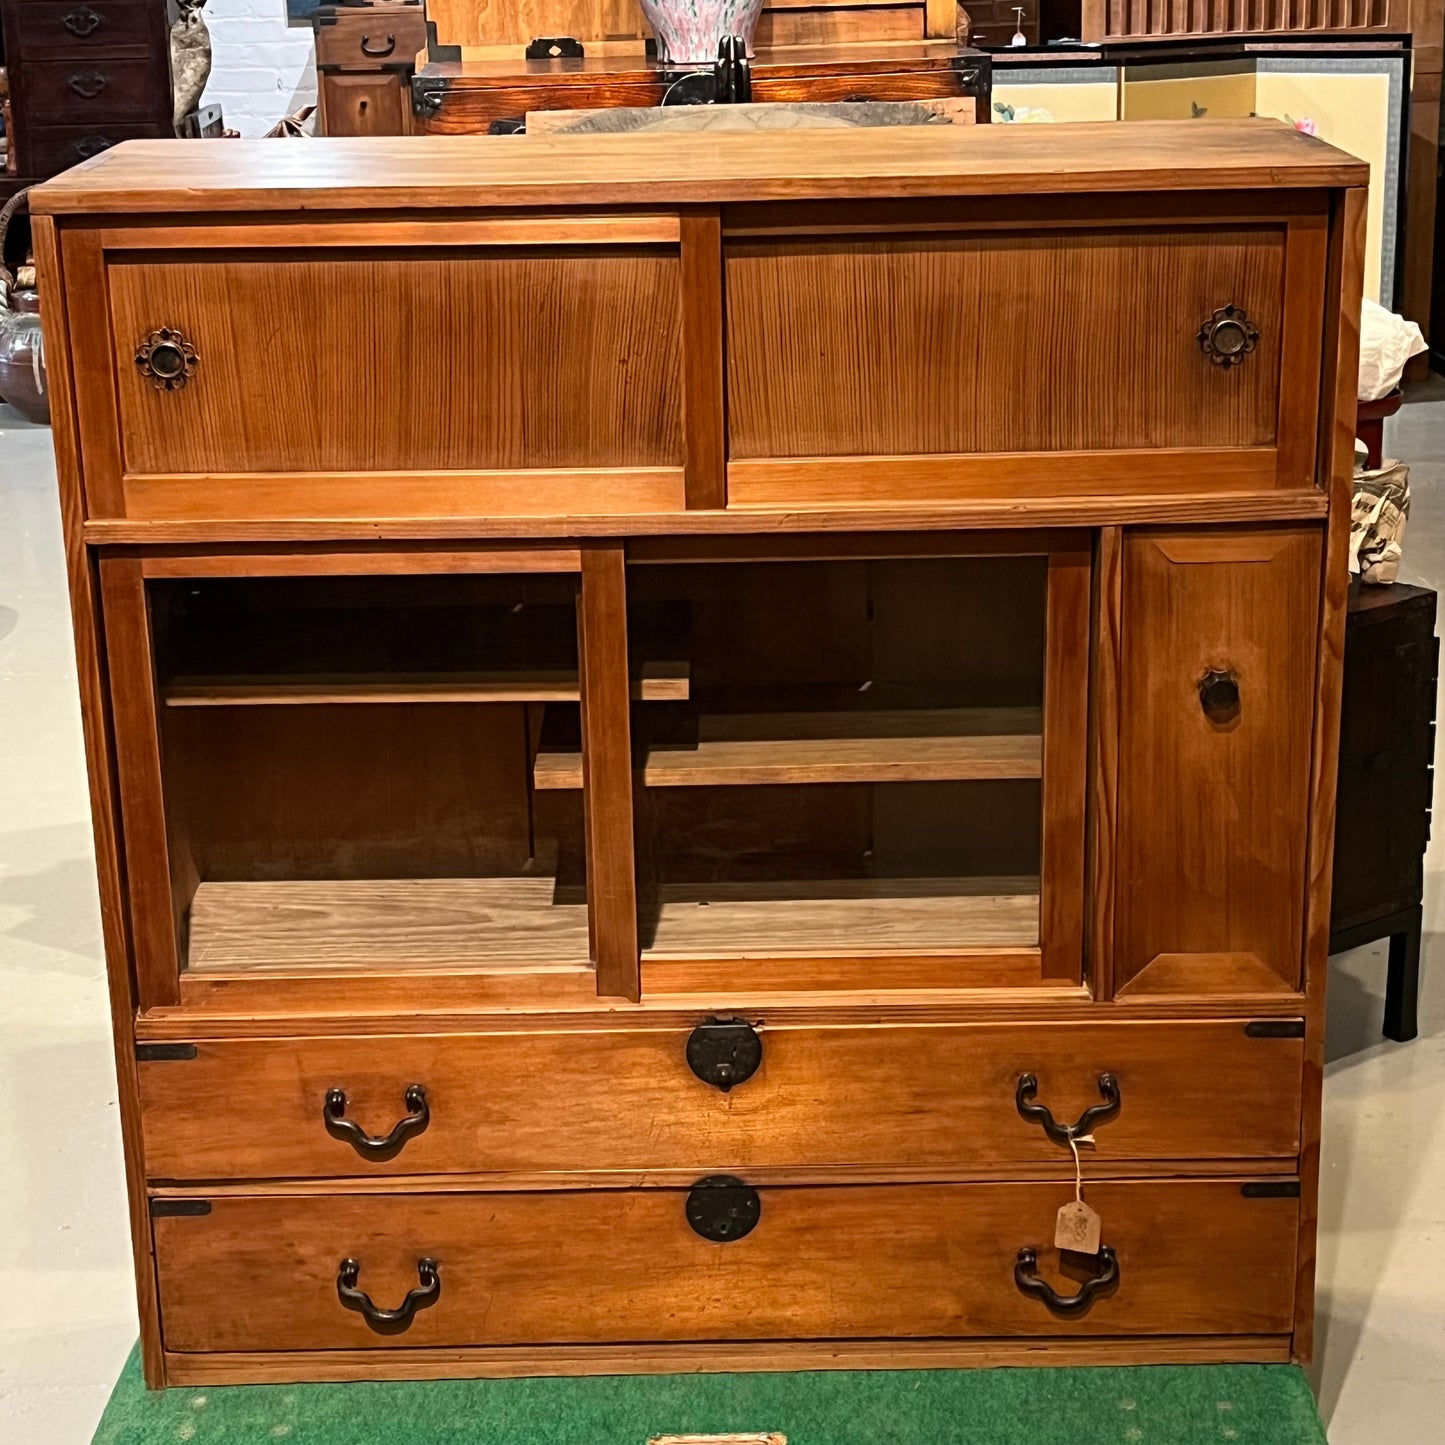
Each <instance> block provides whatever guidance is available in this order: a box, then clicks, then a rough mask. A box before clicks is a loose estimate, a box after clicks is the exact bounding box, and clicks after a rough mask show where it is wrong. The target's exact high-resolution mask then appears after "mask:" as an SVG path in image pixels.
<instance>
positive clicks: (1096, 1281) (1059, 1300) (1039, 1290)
mask: <svg viewBox="0 0 1445 1445" xmlns="http://www.w3.org/2000/svg"><path fill="white" fill-rule="evenodd" d="M1038 1266H1039V1256H1038V1251H1037V1250H1034V1249H1028V1248H1025V1249H1021V1250H1019V1253H1018V1259H1017V1260H1015V1262H1014V1283H1015V1284H1016V1285H1018V1287H1019V1288H1020V1289H1021V1290H1022V1291H1023V1292H1024V1293H1025V1294H1031V1295H1033V1296H1034V1297H1035V1298H1036V1299H1041V1300H1043V1302H1044V1304H1046V1305H1047V1306H1048V1307H1049V1309H1051V1310H1052V1311H1053V1312H1054V1313H1055V1314H1056V1315H1081V1314H1083V1312H1084V1311H1085V1310H1086V1309H1088V1307H1089V1301H1090V1300H1092V1299H1094V1298H1095V1297H1096V1296H1097V1295H1101V1294H1103V1293H1105V1292H1106V1291H1107V1290H1110V1289H1112V1288H1113V1287H1114V1286H1115V1285H1116V1284H1118V1282H1119V1259H1118V1256H1117V1255H1116V1254H1115V1253H1114V1251H1113V1249H1112V1248H1111V1247H1110V1246H1109V1245H1107V1244H1101V1245H1100V1246H1099V1272H1098V1274H1096V1275H1093V1276H1092V1277H1091V1278H1089V1279H1086V1280H1085V1281H1084V1282H1083V1284H1081V1285H1080V1286H1079V1288H1078V1292H1077V1293H1076V1294H1059V1293H1058V1292H1057V1291H1056V1290H1055V1289H1054V1287H1053V1286H1052V1285H1051V1284H1050V1283H1049V1282H1048V1281H1047V1280H1046V1279H1041V1278H1040V1277H1039V1272H1038Z"/></svg>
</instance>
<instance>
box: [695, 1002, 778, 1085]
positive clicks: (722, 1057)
mask: <svg viewBox="0 0 1445 1445" xmlns="http://www.w3.org/2000/svg"><path fill="white" fill-rule="evenodd" d="M762 1061H763V1041H762V1038H761V1036H760V1035H759V1034H758V1031H757V1030H756V1029H755V1028H754V1027H753V1026H752V1025H751V1024H750V1023H745V1022H744V1021H743V1020H742V1019H718V1018H710V1019H704V1020H703V1021H702V1022H701V1023H700V1024H699V1025H698V1026H697V1027H696V1028H695V1029H694V1030H693V1031H692V1033H691V1034H689V1035H688V1040H687V1066H688V1068H690V1069H691V1070H692V1071H693V1073H694V1074H696V1075H697V1077H698V1078H699V1079H701V1080H702V1081H703V1083H704V1084H711V1085H712V1086H713V1088H715V1089H721V1090H722V1091H723V1093H725V1094H726V1093H727V1092H728V1090H729V1089H731V1088H734V1087H735V1086H736V1085H738V1084H741V1083H744V1082H746V1081H747V1080H748V1079H751V1078H752V1076H753V1075H754V1074H755V1073H757V1071H758V1065H759V1064H761V1063H762Z"/></svg>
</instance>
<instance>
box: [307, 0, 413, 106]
mask: <svg viewBox="0 0 1445 1445" xmlns="http://www.w3.org/2000/svg"><path fill="white" fill-rule="evenodd" d="M315 30H316V67H317V69H318V70H322V71H326V70H331V69H333V68H335V67H343V68H345V69H348V70H373V71H375V70H381V69H383V68H386V69H406V70H410V69H411V68H412V66H413V65H414V64H415V61H416V57H417V54H418V52H420V51H422V50H424V49H425V48H426V12H425V10H423V9H422V7H421V6H420V5H368V6H366V7H365V8H364V9H360V10H344V9H341V8H339V7H332V8H331V9H329V10H328V11H325V12H323V13H321V14H319V15H318V16H317V17H316V21H315ZM392 134H395V132H392Z"/></svg>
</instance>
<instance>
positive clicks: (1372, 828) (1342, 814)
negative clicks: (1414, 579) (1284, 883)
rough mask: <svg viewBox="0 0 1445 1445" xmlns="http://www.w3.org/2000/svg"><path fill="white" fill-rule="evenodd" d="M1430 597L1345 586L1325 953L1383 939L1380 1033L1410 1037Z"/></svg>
mask: <svg viewBox="0 0 1445 1445" xmlns="http://www.w3.org/2000/svg"><path fill="white" fill-rule="evenodd" d="M1438 658H1439V643H1438V641H1437V639H1436V637H1435V593H1434V592H1432V591H1430V590H1429V589H1428V588H1425V587H1410V586H1406V585H1404V584H1403V583H1396V584H1395V585H1394V586H1391V587H1366V586H1363V585H1362V584H1360V583H1358V582H1356V583H1354V584H1353V585H1352V587H1351V589H1350V603H1349V615H1348V620H1347V623H1346V630H1345V688H1344V711H1343V715H1342V718H1341V723H1340V783H1339V802H1338V807H1337V814H1336V818H1335V871H1334V896H1333V901H1332V905H1331V911H1330V952H1331V953H1343V952H1344V951H1345V950H1346V949H1350V948H1359V947H1360V946H1361V945H1362V944H1366V943H1373V942H1374V941H1375V940H1376V939H1379V938H1388V939H1389V940H1390V968H1389V975H1388V977H1387V980H1386V984H1385V1025H1384V1032H1385V1036H1386V1037H1387V1038H1391V1039H1400V1040H1405V1039H1413V1038H1414V1037H1415V1034H1416V1032H1417V1027H1416V1021H1415V1012H1416V995H1417V993H1418V989H1419V969H1420V926H1421V917H1422V913H1421V897H1422V894H1423V890H1424V882H1425V845H1426V844H1427V843H1428V842H1429V839H1430V803H1431V793H1432V789H1433V784H1434V773H1433V766H1434V756H1435V683H1436V676H1437V663H1438Z"/></svg>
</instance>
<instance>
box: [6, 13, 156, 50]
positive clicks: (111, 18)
mask: <svg viewBox="0 0 1445 1445" xmlns="http://www.w3.org/2000/svg"><path fill="white" fill-rule="evenodd" d="M160 13H161V11H160V9H159V8H158V7H156V6H154V5H150V4H147V3H145V0H74V3H73V4H67V3H65V0H58V3H57V0H29V3H26V4H21V5H17V6H15V9H14V15H13V18H12V21H11V23H12V25H13V26H14V29H13V30H12V31H11V32H10V33H11V34H13V35H14V36H15V49H16V58H17V59H20V60H37V59H44V58H47V57H56V58H63V59H72V58H75V59H80V58H86V59H88V58H89V57H91V56H93V55H114V56H121V55H126V54H131V55H135V56H137V57H144V56H145V55H146V54H148V53H149V48H150V46H151V44H152V43H153V42H154V40H155V38H156V37H157V36H158V35H159V34H160V32H161V27H162V25H163V23H164V22H158V20H157V16H158V15H159V14H160Z"/></svg>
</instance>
